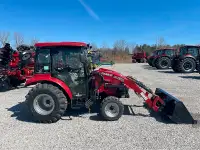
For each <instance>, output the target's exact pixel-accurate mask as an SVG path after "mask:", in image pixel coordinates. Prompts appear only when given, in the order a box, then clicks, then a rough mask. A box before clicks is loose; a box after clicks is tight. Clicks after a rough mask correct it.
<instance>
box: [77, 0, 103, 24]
mask: <svg viewBox="0 0 200 150" xmlns="http://www.w3.org/2000/svg"><path fill="white" fill-rule="evenodd" d="M78 1H79V2H80V4H81V5H82V6H83V7H84V8H85V10H86V11H87V12H88V14H89V15H90V16H91V17H92V18H94V19H95V20H98V21H100V18H99V16H98V15H97V14H96V13H95V12H94V11H93V10H92V9H91V8H90V7H89V6H88V5H87V4H86V3H85V2H84V1H83V0H78Z"/></svg>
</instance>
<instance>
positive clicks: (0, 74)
mask: <svg viewBox="0 0 200 150" xmlns="http://www.w3.org/2000/svg"><path fill="white" fill-rule="evenodd" d="M23 47H24V46H23ZM18 48H19V50H20V51H18V50H16V51H15V50H13V49H12V48H11V47H10V44H8V43H7V44H6V46H5V47H3V48H1V50H0V58H1V59H0V65H1V66H0V87H1V90H9V89H11V88H16V87H17V86H19V85H20V84H21V83H24V82H25V80H26V79H27V78H28V77H30V76H31V75H33V71H34V69H33V68H34V58H33V57H34V52H32V51H30V49H29V50H28V51H27V49H26V50H25V49H22V46H19V47H18ZM24 48H25V47H24Z"/></svg>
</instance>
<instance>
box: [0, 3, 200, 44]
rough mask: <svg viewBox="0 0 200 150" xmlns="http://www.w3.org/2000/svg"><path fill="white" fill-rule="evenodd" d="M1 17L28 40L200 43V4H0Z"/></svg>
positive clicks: (6, 28) (6, 25)
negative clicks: (158, 39) (35, 38)
mask: <svg viewBox="0 0 200 150" xmlns="http://www.w3.org/2000/svg"><path fill="white" fill-rule="evenodd" d="M0 18H1V23H0V31H9V32H11V33H13V32H20V33H22V34H23V35H24V37H25V38H26V40H27V41H28V40H30V39H31V38H32V37H37V38H38V39H39V40H40V41H85V42H95V43H96V44H98V45H102V43H107V44H108V45H112V44H113V42H114V41H116V40H120V39H124V40H126V41H128V42H131V43H138V44H143V43H147V44H154V43H155V42H156V38H158V37H164V38H165V40H166V42H167V43H168V44H175V43H185V44H199V43H200V0H174V1H173V0H167V1H161V0H140V1H139V0H137V1H136V0H56V1H51V0H32V1H31V0H1V1H0Z"/></svg>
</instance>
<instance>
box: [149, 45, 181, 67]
mask: <svg viewBox="0 0 200 150" xmlns="http://www.w3.org/2000/svg"><path fill="white" fill-rule="evenodd" d="M176 53H177V49H175V48H162V49H158V50H156V51H154V52H153V55H152V56H150V57H149V58H148V62H149V64H150V63H151V66H152V67H156V68H157V69H168V68H170V67H171V61H172V59H173V58H174V57H175V55H176Z"/></svg>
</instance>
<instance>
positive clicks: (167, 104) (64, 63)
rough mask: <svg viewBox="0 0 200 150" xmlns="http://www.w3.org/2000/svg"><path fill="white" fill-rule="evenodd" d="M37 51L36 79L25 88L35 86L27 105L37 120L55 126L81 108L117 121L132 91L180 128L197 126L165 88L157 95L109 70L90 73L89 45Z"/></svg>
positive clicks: (45, 45)
mask: <svg viewBox="0 0 200 150" xmlns="http://www.w3.org/2000/svg"><path fill="white" fill-rule="evenodd" d="M35 47H36V56H35V68H34V75H33V76H32V77H31V78H29V79H27V80H26V83H25V86H29V85H35V86H34V87H33V88H32V89H31V90H30V91H29V92H28V94H27V95H26V101H25V102H26V104H27V106H28V108H29V109H28V110H29V111H30V113H31V114H32V116H33V119H34V120H36V121H39V122H41V123H54V122H57V121H58V120H60V119H61V117H62V116H63V115H64V113H65V111H66V110H67V109H80V108H87V109H88V110H89V111H90V110H91V111H93V112H97V113H98V114H99V115H100V116H101V117H102V119H104V120H107V121H115V120H118V119H119V118H120V117H121V116H122V115H123V113H124V105H123V104H122V102H121V101H120V98H129V89H132V90H133V91H134V92H135V93H136V94H137V95H138V96H139V97H141V98H143V100H144V106H145V107H146V108H148V109H149V110H150V111H151V112H156V113H158V114H160V115H161V116H163V117H164V116H165V117H168V118H169V119H171V120H172V121H173V122H175V123H187V124H193V123H195V120H194V119H193V118H192V116H191V114H190V113H189V112H188V110H187V108H186V107H185V105H184V104H183V103H182V102H181V101H180V100H178V99H177V98H175V97H173V96H172V95H170V94H169V93H167V92H165V91H164V90H162V89H159V88H157V89H156V91H155V93H154V92H153V91H152V90H151V89H150V88H148V87H147V86H145V85H144V84H143V83H142V82H140V81H138V80H136V79H135V78H133V77H131V76H125V75H122V74H120V73H118V72H116V71H113V70H110V69H105V68H100V69H96V70H93V71H89V69H88V68H89V64H88V59H87V49H88V45H87V44H86V43H83V42H49V43H36V44H35Z"/></svg>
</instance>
